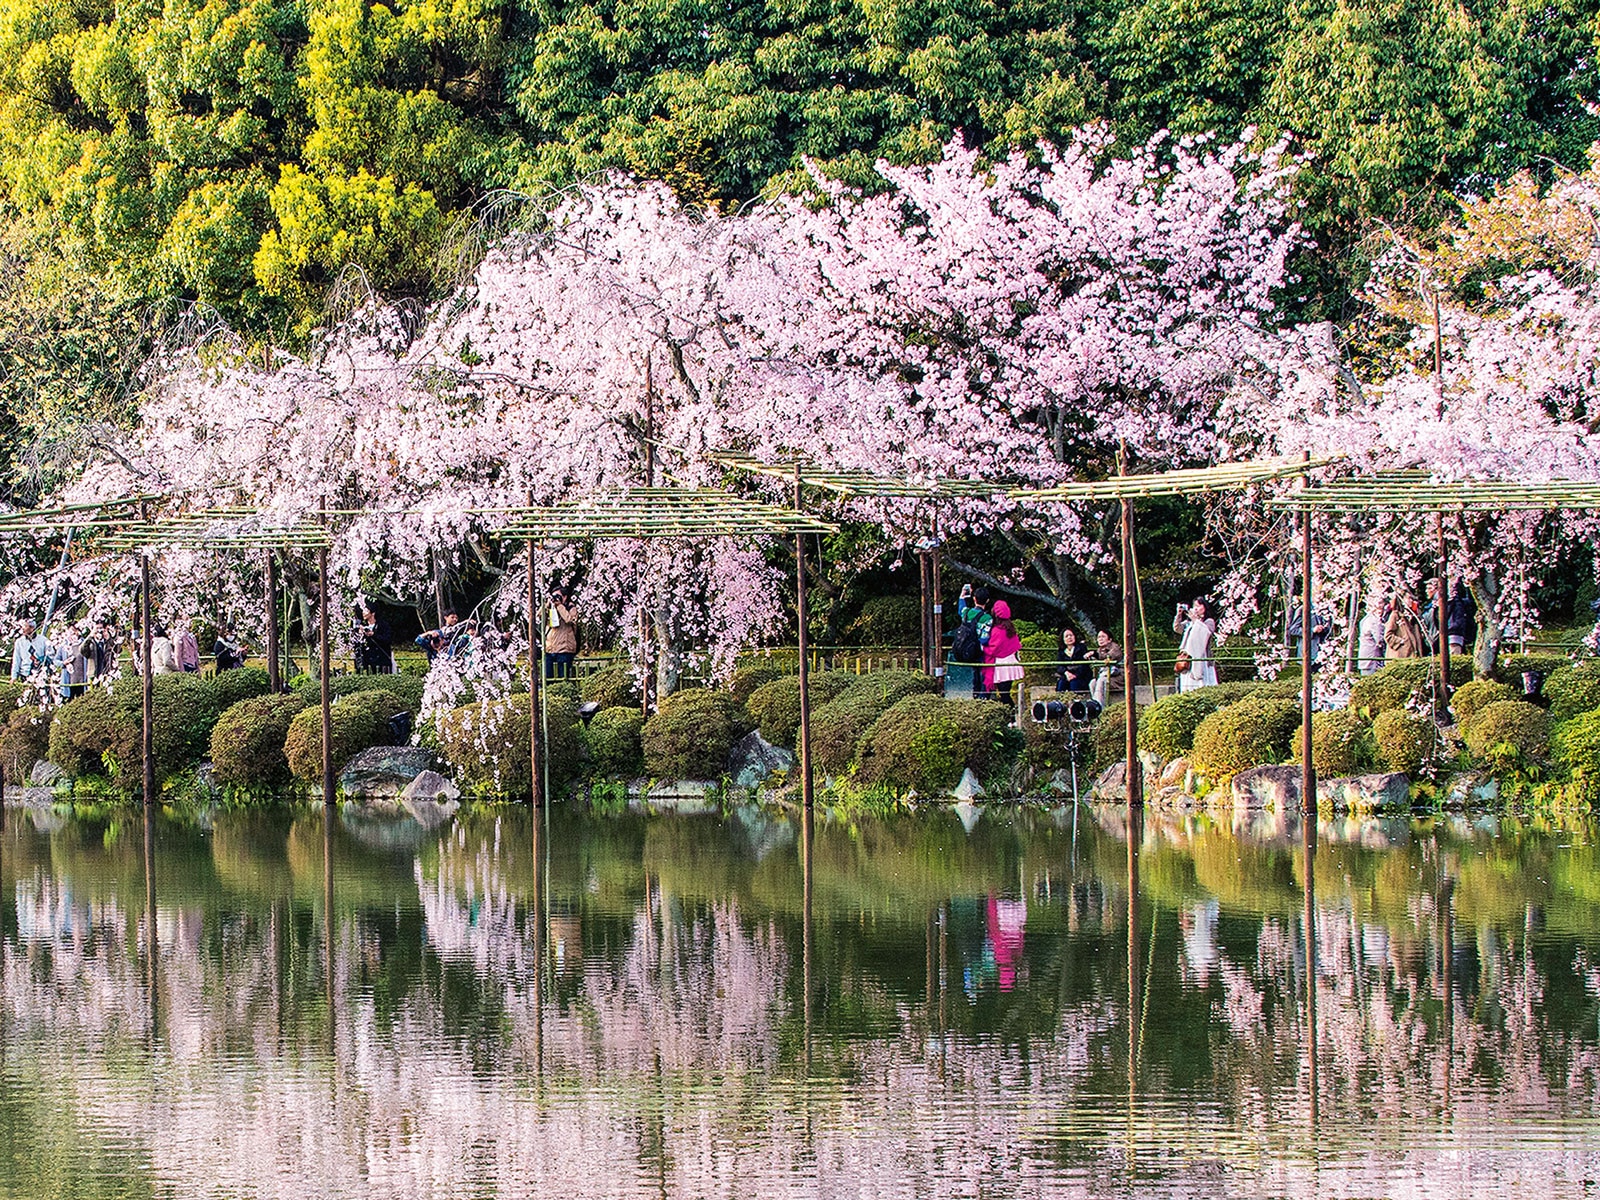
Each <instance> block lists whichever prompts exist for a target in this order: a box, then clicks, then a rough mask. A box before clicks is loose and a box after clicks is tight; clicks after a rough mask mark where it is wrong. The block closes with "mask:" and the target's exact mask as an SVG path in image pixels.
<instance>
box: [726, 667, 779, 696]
mask: <svg viewBox="0 0 1600 1200" xmlns="http://www.w3.org/2000/svg"><path fill="white" fill-rule="evenodd" d="M785 674H786V672H784V671H782V670H780V669H779V668H777V667H775V666H773V665H772V664H771V663H766V662H747V663H741V664H740V665H739V666H737V667H735V668H734V669H733V676H732V677H731V678H730V679H729V680H728V694H729V695H730V696H732V697H733V701H734V703H735V704H744V703H746V702H747V701H748V700H749V699H750V694H751V693H752V692H754V691H755V690H756V689H757V688H758V687H760V686H761V685H762V684H765V683H771V682H772V681H773V680H774V679H782V678H783V676H784V675H785Z"/></svg>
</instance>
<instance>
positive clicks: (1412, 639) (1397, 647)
mask: <svg viewBox="0 0 1600 1200" xmlns="http://www.w3.org/2000/svg"><path fill="white" fill-rule="evenodd" d="M1383 644H1384V659H1385V660H1386V661H1388V662H1399V661H1400V660H1401V659H1404V658H1421V657H1422V656H1423V655H1424V654H1426V653H1427V645H1426V643H1425V641H1424V640H1423V636H1422V625H1421V623H1420V622H1419V621H1418V620H1417V614H1416V601H1415V600H1411V599H1409V598H1408V597H1405V596H1396V597H1395V599H1394V603H1393V604H1392V605H1391V606H1390V609H1389V617H1388V619H1387V620H1386V621H1385V622H1384V623H1383Z"/></svg>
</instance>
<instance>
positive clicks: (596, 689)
mask: <svg viewBox="0 0 1600 1200" xmlns="http://www.w3.org/2000/svg"><path fill="white" fill-rule="evenodd" d="M579 686H580V689H581V691H582V693H583V698H584V699H585V700H590V701H594V702H597V703H598V704H599V705H600V707H601V709H607V708H638V707H639V704H640V696H639V684H638V681H637V680H635V679H634V677H633V669H632V668H631V667H630V666H629V665H628V664H627V663H626V662H625V661H624V662H614V663H612V664H611V665H610V666H606V667H601V668H600V669H599V670H598V671H596V672H594V673H593V674H592V675H585V676H584V677H583V678H582V679H581V680H580V681H579Z"/></svg>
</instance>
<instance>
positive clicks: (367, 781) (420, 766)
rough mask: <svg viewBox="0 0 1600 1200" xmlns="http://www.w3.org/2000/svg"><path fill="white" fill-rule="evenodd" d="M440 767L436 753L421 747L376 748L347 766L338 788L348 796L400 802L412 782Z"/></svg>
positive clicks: (361, 754) (365, 752)
mask: <svg viewBox="0 0 1600 1200" xmlns="http://www.w3.org/2000/svg"><path fill="white" fill-rule="evenodd" d="M438 765H439V760H438V759H437V757H435V755H434V753H433V751H431V750H424V749H423V748H422V747H421V746H374V747H373V748H372V749H370V750H363V751H362V752H361V753H360V754H358V755H356V756H355V757H354V758H352V759H351V760H350V761H349V762H347V763H346V764H345V766H344V770H343V771H341V772H339V788H340V790H342V791H343V792H344V793H345V795H347V796H360V797H365V798H368V799H382V798H389V799H396V800H397V799H399V798H400V796H401V795H402V794H403V793H404V792H405V790H406V788H407V787H409V786H410V784H411V781H412V780H414V779H415V778H416V777H417V776H418V775H421V774H422V773H423V772H424V771H432V770H434V769H436V768H437V767H438Z"/></svg>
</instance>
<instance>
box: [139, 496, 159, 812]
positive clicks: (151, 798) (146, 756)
mask: <svg viewBox="0 0 1600 1200" xmlns="http://www.w3.org/2000/svg"><path fill="white" fill-rule="evenodd" d="M145 519H146V520H149V518H148V516H147V517H146V518H145ZM150 607H151V606H150V551H149V549H148V548H147V549H144V550H141V551H140V552H139V625H140V629H139V644H140V646H141V648H142V654H141V657H140V666H141V667H142V668H143V670H144V678H143V679H142V680H141V681H140V699H141V702H142V704H143V718H144V719H143V723H142V725H141V728H140V735H139V753H140V757H141V758H142V759H143V760H144V776H143V783H144V806H145V808H146V809H147V810H148V809H149V808H150V807H151V806H152V805H153V804H155V802H156V720H155V706H156V702H155V683H154V680H155V675H154V673H153V672H152V671H151V670H150V666H151V663H150Z"/></svg>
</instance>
